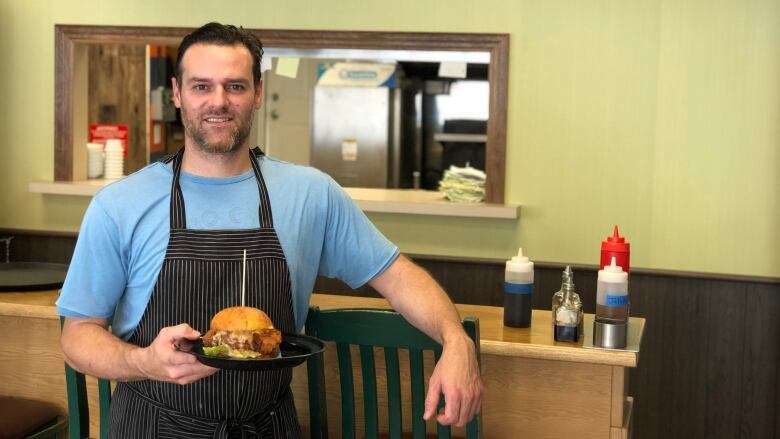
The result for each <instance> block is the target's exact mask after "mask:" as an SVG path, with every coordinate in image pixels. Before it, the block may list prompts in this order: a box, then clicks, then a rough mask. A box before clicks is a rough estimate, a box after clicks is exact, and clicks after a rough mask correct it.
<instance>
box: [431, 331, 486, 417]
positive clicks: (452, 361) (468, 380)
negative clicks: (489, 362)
mask: <svg viewBox="0 0 780 439" xmlns="http://www.w3.org/2000/svg"><path fill="white" fill-rule="evenodd" d="M482 391H483V385H482V378H480V373H479V365H478V364H477V356H476V352H475V351H474V343H473V342H472V341H471V339H470V338H468V336H467V335H466V334H465V333H463V336H462V337H459V338H457V339H456V340H452V341H449V342H447V343H445V345H444V349H443V351H442V354H441V358H440V359H439V362H438V363H436V367H435V368H434V369H433V374H432V375H431V379H430V382H429V384H428V394H427V396H426V397H425V413H424V414H423V418H424V419H425V420H426V421H427V420H429V419H431V416H433V414H434V413H436V408H437V406H438V404H439V396H440V394H442V393H443V394H444V401H445V405H444V408H443V409H442V410H441V411H439V413H438V415H437V416H436V420H437V421H438V422H439V424H442V425H454V426H456V427H463V426H465V425H466V424H467V423H468V422H469V421H470V420H471V419H472V418H473V417H474V416H475V415H476V414H477V413H479V410H480V407H481V405H482Z"/></svg>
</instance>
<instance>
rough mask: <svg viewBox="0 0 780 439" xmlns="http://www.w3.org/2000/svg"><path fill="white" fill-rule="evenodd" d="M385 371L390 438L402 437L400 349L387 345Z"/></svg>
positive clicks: (397, 438) (398, 438)
mask: <svg viewBox="0 0 780 439" xmlns="http://www.w3.org/2000/svg"><path fill="white" fill-rule="evenodd" d="M385 372H386V374H387V421H388V430H389V433H390V439H401V433H402V431H403V419H402V416H401V415H402V413H401V367H400V365H399V363H398V349H397V348H392V347H385Z"/></svg>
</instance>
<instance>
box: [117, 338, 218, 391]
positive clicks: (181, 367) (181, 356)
mask: <svg viewBox="0 0 780 439" xmlns="http://www.w3.org/2000/svg"><path fill="white" fill-rule="evenodd" d="M198 337H200V332H198V331H196V330H194V329H192V328H191V327H190V325H188V324H186V323H182V324H180V325H177V326H169V327H167V328H162V329H161V330H160V333H159V334H157V338H155V339H154V341H153V342H152V344H150V345H149V346H148V347H146V348H139V349H136V350H134V351H132V352H131V358H133V360H134V361H133V362H134V364H135V366H136V367H137V368H138V370H139V371H141V372H142V373H143V375H144V376H146V377H147V378H149V379H153V380H157V381H168V382H171V383H176V384H189V383H192V382H194V381H197V380H199V379H201V378H205V377H207V376H209V375H212V374H213V373H215V372H216V371H217V370H219V369H215V368H213V367H210V366H206V365H204V364H202V363H200V362H199V361H198V360H197V358H195V356H194V355H192V354H188V353H185V352H181V351H179V350H178V349H177V348H176V346H177V345H178V344H179V343H181V342H182V341H183V340H195V339H197V338H198Z"/></svg>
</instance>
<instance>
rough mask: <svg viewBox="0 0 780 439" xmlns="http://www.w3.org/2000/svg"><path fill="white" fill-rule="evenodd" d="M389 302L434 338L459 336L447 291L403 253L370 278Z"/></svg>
mask: <svg viewBox="0 0 780 439" xmlns="http://www.w3.org/2000/svg"><path fill="white" fill-rule="evenodd" d="M370 285H371V286H372V287H374V288H375V289H376V290H377V291H379V292H380V293H381V294H382V295H383V296H384V297H385V298H386V299H387V300H388V302H390V305H391V306H392V307H393V309H395V310H396V311H398V312H399V313H401V314H402V315H403V316H404V317H405V318H406V319H407V320H409V322H410V323H411V324H412V325H414V326H415V327H417V328H419V329H420V330H421V331H423V332H425V333H426V334H428V335H429V336H430V337H431V338H433V339H434V340H436V341H437V342H439V343H441V344H443V345H446V343H447V341H448V339H450V338H452V337H462V336H464V335H465V333H464V332H463V330H462V326H461V323H460V316H459V315H458V311H457V310H456V309H455V306H454V305H453V304H452V301H451V300H450V299H449V297H448V296H447V293H445V292H444V290H443V289H442V288H441V287H440V286H439V284H438V283H436V281H435V280H434V279H433V278H432V277H431V276H430V275H429V274H428V273H427V272H426V271H425V270H423V269H422V268H420V267H418V266H417V265H415V264H414V263H412V262H411V261H409V260H408V259H407V258H406V257H404V256H403V255H401V256H399V257H398V259H397V260H396V261H395V262H394V263H393V265H391V266H390V267H389V268H388V269H387V270H386V271H385V272H384V273H382V274H381V275H379V276H378V277H377V278H375V279H374V280H372V281H371V282H370Z"/></svg>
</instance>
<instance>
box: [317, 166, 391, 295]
mask: <svg viewBox="0 0 780 439" xmlns="http://www.w3.org/2000/svg"><path fill="white" fill-rule="evenodd" d="M398 255H399V251H398V247H396V246H395V245H394V244H393V243H392V242H390V241H389V240H388V239H387V238H385V236H384V235H382V233H381V232H380V231H379V230H377V228H376V227H375V226H374V224H373V223H371V221H370V220H369V219H368V217H366V215H365V214H364V213H363V211H362V210H360V208H358V207H357V206H356V205H355V203H354V202H353V201H352V198H350V197H349V195H347V193H346V192H344V190H343V189H342V188H341V187H340V186H339V185H338V184H337V183H336V182H335V181H333V179H331V178H328V203H327V219H326V228H325V240H324V242H323V251H322V256H321V259H320V270H319V274H320V275H322V276H325V277H332V278H338V279H340V280H342V281H343V282H345V283H346V284H347V285H349V286H350V287H351V288H358V287H360V286H362V285H364V284H366V283H367V282H368V281H370V280H371V279H373V278H374V277H376V276H377V275H379V274H381V273H383V272H384V271H385V270H386V269H387V268H388V267H389V266H390V265H391V264H392V263H393V261H395V259H396V258H397V257H398Z"/></svg>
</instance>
